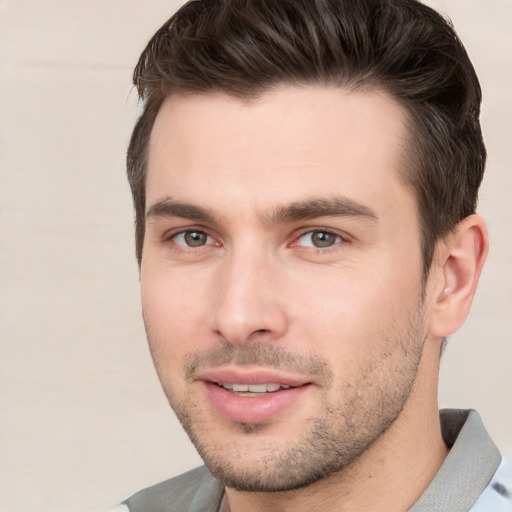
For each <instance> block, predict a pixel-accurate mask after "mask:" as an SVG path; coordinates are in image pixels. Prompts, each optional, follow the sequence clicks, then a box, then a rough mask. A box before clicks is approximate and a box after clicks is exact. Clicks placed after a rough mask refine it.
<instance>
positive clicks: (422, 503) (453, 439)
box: [409, 409, 501, 512]
mask: <svg viewBox="0 0 512 512" xmlns="http://www.w3.org/2000/svg"><path fill="white" fill-rule="evenodd" d="M440 417H441V430H442V434H443V438H444V441H445V443H446V445H447V446H448V448H450V453H449V454H448V457H447V458H446V460H445V461H444V463H443V465H442V466H441V468H440V469H439V471H438V472H437V474H436V476H435V477H434V479H433V480H432V482H431V483H430V485H429V486H428V487H427V489H426V490H425V492H424V493H423V494H422V495H421V497H420V499H419V500H418V501H417V502H416V503H415V504H414V505H413V507H412V508H411V509H409V512H446V510H450V512H468V511H469V510H470V508H471V507H472V505H473V504H474V503H475V502H476V500H477V499H478V497H479V496H480V494H482V492H483V491H484V489H485V488H486V487H487V485H488V484H489V482H490V481H491V480H492V477H493V475H494V473H495V472H496V470H497V469H498V466H499V465H500V463H501V455H500V452H499V450H498V448H497V447H496V445H495V444H494V443H493V442H492V440H491V438H490V437H489V434H487V432H486V430H485V428H484V426H483V423H482V420H481V419H480V415H479V414H478V413H477V412H476V411H474V410H467V411H465V410H457V409H444V410H442V411H441V412H440Z"/></svg>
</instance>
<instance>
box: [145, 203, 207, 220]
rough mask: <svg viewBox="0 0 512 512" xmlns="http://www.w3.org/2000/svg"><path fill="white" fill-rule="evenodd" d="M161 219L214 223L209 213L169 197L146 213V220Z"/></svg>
mask: <svg viewBox="0 0 512 512" xmlns="http://www.w3.org/2000/svg"><path fill="white" fill-rule="evenodd" d="M163 217H181V218H183V219H190V220H196V221H199V222H214V221H215V217H214V215H212V214H211V213H210V212H209V211H207V210H205V209H204V208H201V207H199V206H195V205H193V204H189V203H182V202H179V201H174V200H173V199H171V198H170V197H166V198H165V199H161V200H160V201H158V202H156V203H155V204H154V205H152V206H151V207H150V208H149V209H148V210H147V212H146V220H151V219H155V218H163Z"/></svg>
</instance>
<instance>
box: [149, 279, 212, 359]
mask: <svg viewBox="0 0 512 512" xmlns="http://www.w3.org/2000/svg"><path fill="white" fill-rule="evenodd" d="M141 299H142V311H143V315H144V323H145V326H146V331H147V334H148V341H149V344H150V348H151V353H152V355H153V358H154V360H155V364H156V365H157V366H162V365H163V363H164V362H165V366H166V367H175V366H179V365H180V362H181V360H182V359H183V357H184V356H185V354H187V353H189V352H190V351H194V350H198V349H199V348H200V340H203V341H204V335H200V334H199V331H200V330H201V328H202V327H203V326H204V325H205V318H206V312H205V308H204V305H205V302H206V299H205V297H204V293H202V292H201V290H198V289H197V287H195V286H194V283H193V282H191V281H190V280H187V279H185V280H180V279H177V278H176V276H175V278H174V279H173V276H171V275H169V274H168V273H166V272H149V271H147V272H145V271H143V272H142V274H141Z"/></svg>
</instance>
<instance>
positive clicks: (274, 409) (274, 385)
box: [197, 367, 314, 424]
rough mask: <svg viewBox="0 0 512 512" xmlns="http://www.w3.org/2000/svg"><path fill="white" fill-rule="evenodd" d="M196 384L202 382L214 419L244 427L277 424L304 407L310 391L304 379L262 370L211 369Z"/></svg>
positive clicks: (309, 385) (309, 383)
mask: <svg viewBox="0 0 512 512" xmlns="http://www.w3.org/2000/svg"><path fill="white" fill-rule="evenodd" d="M198 377H199V376H198ZM197 380H199V381H202V383H203V386H204V388H203V389H204V390H205V396H206V397H207V401H208V402H209V404H210V405H211V407H212V410H213V411H214V412H215V414H216V415H220V416H221V417H222V418H224V419H225V420H230V421H234V422H237V423H246V424H247V423H252V424H254V423H265V422H268V421H277V420H278V419H279V418H281V417H283V415H289V414H293V411H294V410H297V408H299V409H300V408H301V407H303V406H304V399H305V398H306V397H308V396H312V395H310V393H311V392H312V390H313V388H314V386H313V385H312V384H313V383H312V382H311V381H309V380H307V379H304V378H301V377H296V376H292V375H290V374H285V373H282V372H278V371H272V370H267V369H262V368H244V369H240V368H234V367H229V368H226V367H224V368H222V369H212V370H207V371H205V372H204V373H202V374H201V376H200V377H199V378H198V379H197Z"/></svg>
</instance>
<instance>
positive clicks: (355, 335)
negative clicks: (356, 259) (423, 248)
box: [294, 266, 421, 370]
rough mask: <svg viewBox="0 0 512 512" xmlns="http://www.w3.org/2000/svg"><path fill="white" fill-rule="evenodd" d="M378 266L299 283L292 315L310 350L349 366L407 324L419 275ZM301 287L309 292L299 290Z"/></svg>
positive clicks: (385, 341)
mask: <svg viewBox="0 0 512 512" xmlns="http://www.w3.org/2000/svg"><path fill="white" fill-rule="evenodd" d="M374 267H375V266H374ZM370 268H371V266H370ZM395 268H396V267H395ZM380 270H381V271H380V272H379V271H378V270H372V271H371V272H368V271H366V272H363V271H362V270H361V269H354V270H353V271H348V272H340V273H337V274H336V275H334V274H333V275H331V276H324V277H323V278H320V279H319V278H318V276H317V278H316V279H314V280H313V279H312V280H310V283H309V286H308V287H305V286H304V283H300V284H299V285H298V286H297V290H296V293H295V294H294V296H295V297H296V298H297V302H296V314H295V315H294V318H295V319H296V320H297V319H299V318H300V320H297V323H298V324H300V325H301V327H300V329H301V330H302V333H303V335H305V336H306V338H308V339H310V340H314V345H313V350H315V351H318V352H319V353H322V355H324V357H327V358H331V360H336V361H337V362H338V364H342V366H344V367H346V368H347V369H348V370H349V369H350V368H351V367H353V364H352V363H353V361H354V359H358V358H363V357H367V356H368V355H370V354H371V352H374V351H376V350H378V351H379V352H381V351H382V350H383V349H384V347H383V345H385V344H386V343H389V342H390V340H391V341H392V340H393V339H395V338H396V337H397V336H400V333H399V332H397V331H398V330H399V326H404V325H408V322H409V319H410V315H411V305H416V304H417V303H418V299H419V294H420V292H421V283H420V280H419V279H417V280H416V279H412V278H411V277H410V276H408V277H406V276H405V275H400V273H396V275H394V276H392V275H390V273H387V274H386V272H385V269H383V268H382V267H380ZM416 281H417V282H416ZM301 289H308V290H309V293H308V294H302V293H301V291H300V290H301ZM301 298H302V300H301Z"/></svg>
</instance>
